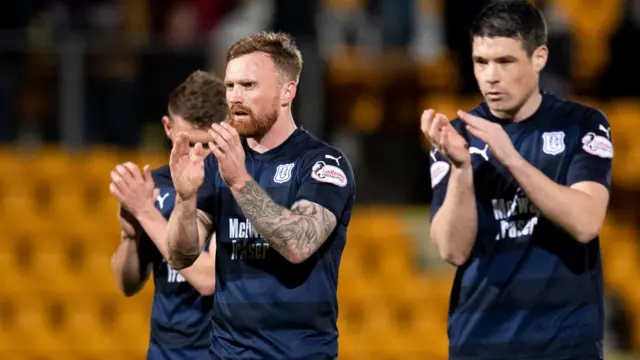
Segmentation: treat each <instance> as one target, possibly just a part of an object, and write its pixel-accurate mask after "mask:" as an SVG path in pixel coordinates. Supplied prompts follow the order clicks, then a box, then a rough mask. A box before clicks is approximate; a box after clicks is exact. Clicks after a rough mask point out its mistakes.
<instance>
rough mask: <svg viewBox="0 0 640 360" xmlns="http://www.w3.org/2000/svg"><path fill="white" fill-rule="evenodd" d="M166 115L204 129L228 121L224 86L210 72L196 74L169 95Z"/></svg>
mask: <svg viewBox="0 0 640 360" xmlns="http://www.w3.org/2000/svg"><path fill="white" fill-rule="evenodd" d="M169 112H170V113H171V115H178V116H181V117H182V118H183V119H184V120H185V121H187V122H188V123H191V124H193V125H194V126H195V127H197V128H200V129H205V128H208V127H210V126H211V125H212V124H213V123H220V122H222V121H224V120H225V119H226V117H227V112H228V108H227V98H226V87H225V86H224V82H223V81H222V80H221V79H219V78H218V77H217V76H215V75H213V74H212V73H210V72H206V71H201V70H197V71H194V72H193V73H192V74H191V75H189V77H188V78H187V79H186V80H184V81H183V82H182V83H181V84H180V85H178V86H177V87H176V88H175V89H173V91H172V92H171V94H169Z"/></svg>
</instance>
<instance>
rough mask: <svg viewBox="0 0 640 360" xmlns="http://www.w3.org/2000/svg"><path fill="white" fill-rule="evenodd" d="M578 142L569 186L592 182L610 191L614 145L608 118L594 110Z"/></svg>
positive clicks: (568, 174)
mask: <svg viewBox="0 0 640 360" xmlns="http://www.w3.org/2000/svg"><path fill="white" fill-rule="evenodd" d="M578 136H579V140H578V143H577V145H576V149H575V152H574V155H573V157H572V158H571V162H570V164H569V170H568V173H567V185H573V184H575V183H578V182H581V181H593V182H597V183H599V184H602V185H604V186H605V187H606V188H607V189H610V188H611V165H612V160H613V143H612V142H611V127H610V125H609V121H608V120H607V118H606V117H605V115H604V114H603V113H602V112H600V111H596V110H593V111H592V112H590V113H589V114H588V115H587V116H586V118H585V119H584V120H583V121H582V124H581V126H580V132H579V135H578Z"/></svg>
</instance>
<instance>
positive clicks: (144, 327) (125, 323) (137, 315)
mask: <svg viewBox="0 0 640 360" xmlns="http://www.w3.org/2000/svg"><path fill="white" fill-rule="evenodd" d="M115 329H116V331H115V333H116V336H117V337H118V339H119V340H118V341H121V342H122V343H124V344H125V345H124V347H122V350H125V351H132V350H138V349H140V348H144V347H146V345H147V344H148V341H149V314H148V313H143V312H141V311H140V308H139V307H138V306H137V305H136V304H133V303H129V302H120V303H118V316H117V317H116V324H115Z"/></svg>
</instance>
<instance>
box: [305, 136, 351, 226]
mask: <svg viewBox="0 0 640 360" xmlns="http://www.w3.org/2000/svg"><path fill="white" fill-rule="evenodd" d="M298 178H299V184H300V188H299V189H298V193H297V195H296V199H295V201H299V200H308V201H311V202H314V203H316V204H318V205H320V206H322V207H324V208H326V209H328V210H329V211H331V212H332V213H333V214H334V215H335V216H336V218H338V219H339V218H340V217H341V215H342V213H343V211H344V209H345V207H346V205H347V204H348V203H349V202H350V201H351V200H352V198H353V197H354V196H355V186H356V184H355V178H354V175H353V169H352V168H351V164H350V163H349V160H347V158H346V157H345V156H344V155H343V154H342V153H340V152H339V151H337V150H334V149H330V148H327V149H326V150H321V151H314V152H313V153H312V154H311V155H310V156H308V157H307V158H306V159H305V160H303V162H302V166H301V168H300V170H299V172H298Z"/></svg>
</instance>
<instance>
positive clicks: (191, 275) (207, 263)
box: [179, 251, 216, 296]
mask: <svg viewBox="0 0 640 360" xmlns="http://www.w3.org/2000/svg"><path fill="white" fill-rule="evenodd" d="M179 272H180V274H181V275H182V277H184V279H185V280H187V282H189V284H191V286H193V288H194V289H196V290H197V291H198V292H199V293H200V295H202V296H210V295H213V290H214V289H215V284H216V276H215V275H216V274H215V264H214V263H213V259H212V257H211V255H209V254H208V253H207V252H204V251H203V252H201V253H200V256H198V259H196V261H195V262H194V263H193V264H192V265H191V266H189V267H188V268H184V269H182V270H180V271H179Z"/></svg>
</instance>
